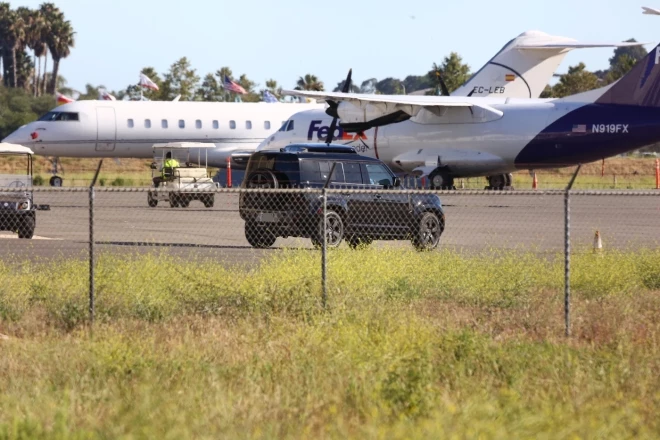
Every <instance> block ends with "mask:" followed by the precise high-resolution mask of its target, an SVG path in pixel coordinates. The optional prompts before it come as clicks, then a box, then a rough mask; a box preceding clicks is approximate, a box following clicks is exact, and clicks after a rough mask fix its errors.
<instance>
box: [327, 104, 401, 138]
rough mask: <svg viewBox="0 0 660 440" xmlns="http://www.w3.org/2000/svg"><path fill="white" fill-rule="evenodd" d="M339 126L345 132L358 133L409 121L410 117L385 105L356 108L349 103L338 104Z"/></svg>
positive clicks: (368, 105)
mask: <svg viewBox="0 0 660 440" xmlns="http://www.w3.org/2000/svg"><path fill="white" fill-rule="evenodd" d="M337 114H338V115H339V119H340V121H339V125H340V126H341V127H342V128H343V129H344V131H346V132H360V131H365V130H368V129H370V128H374V127H381V126H383V125H388V124H394V123H396V122H402V121H405V120H407V119H410V115H409V114H408V113H406V112H404V111H402V110H393V109H389V110H387V108H386V107H385V105H374V104H367V105H366V106H364V107H358V106H356V105H353V104H351V103H350V102H340V103H339V105H338V106H337Z"/></svg>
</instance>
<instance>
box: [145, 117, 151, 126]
mask: <svg viewBox="0 0 660 440" xmlns="http://www.w3.org/2000/svg"><path fill="white" fill-rule="evenodd" d="M144 128H151V119H145V120H144Z"/></svg>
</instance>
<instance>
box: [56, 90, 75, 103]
mask: <svg viewBox="0 0 660 440" xmlns="http://www.w3.org/2000/svg"><path fill="white" fill-rule="evenodd" d="M56 96H57V103H58V104H68V103H70V102H73V101H74V100H73V99H71V98H69V97H68V96H64V95H63V94H61V93H60V92H57V95H56Z"/></svg>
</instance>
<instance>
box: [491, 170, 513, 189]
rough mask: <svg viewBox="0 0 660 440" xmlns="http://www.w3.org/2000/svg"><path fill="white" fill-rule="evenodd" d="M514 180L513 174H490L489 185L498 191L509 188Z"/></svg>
mask: <svg viewBox="0 0 660 440" xmlns="http://www.w3.org/2000/svg"><path fill="white" fill-rule="evenodd" d="M512 182H513V176H512V175H511V174H497V175H495V176H488V185H489V186H490V188H488V189H494V190H498V191H502V190H504V189H508V188H510V187H511V183H512Z"/></svg>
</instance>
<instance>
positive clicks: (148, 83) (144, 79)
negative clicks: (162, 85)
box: [140, 73, 159, 90]
mask: <svg viewBox="0 0 660 440" xmlns="http://www.w3.org/2000/svg"><path fill="white" fill-rule="evenodd" d="M140 85H141V86H142V87H146V88H147V89H151V90H159V89H158V84H156V83H155V82H153V81H152V80H150V79H149V77H148V76H147V75H145V74H144V73H140Z"/></svg>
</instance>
